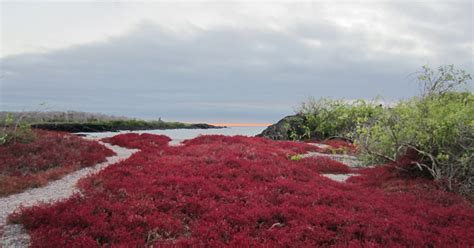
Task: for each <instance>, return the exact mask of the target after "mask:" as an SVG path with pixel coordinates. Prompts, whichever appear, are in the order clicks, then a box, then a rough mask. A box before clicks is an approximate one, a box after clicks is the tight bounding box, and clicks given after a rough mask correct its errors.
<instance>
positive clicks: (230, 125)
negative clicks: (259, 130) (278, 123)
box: [209, 123, 271, 127]
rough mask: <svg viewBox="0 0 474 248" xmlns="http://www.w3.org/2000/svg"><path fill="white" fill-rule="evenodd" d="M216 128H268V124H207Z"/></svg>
mask: <svg viewBox="0 0 474 248" xmlns="http://www.w3.org/2000/svg"><path fill="white" fill-rule="evenodd" d="M209 125H213V126H218V127H268V126H270V125H271V124H269V123H209Z"/></svg>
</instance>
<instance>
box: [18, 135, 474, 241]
mask: <svg viewBox="0 0 474 248" xmlns="http://www.w3.org/2000/svg"><path fill="white" fill-rule="evenodd" d="M144 138H145V137H144ZM157 138H158V137H157ZM145 139H147V138H145ZM158 139H161V138H158ZM135 142H136V140H135V141H131V143H135ZM125 143H126V142H125ZM124 145H127V144H124ZM133 146H134V145H133ZM306 149H312V147H311V146H306V145H304V144H300V143H291V142H286V143H285V142H283V143H282V142H276V141H271V140H266V139H260V138H246V137H224V136H203V137H199V138H196V139H193V140H189V141H186V142H185V144H184V145H183V146H180V147H168V146H166V145H163V146H155V147H153V148H151V149H145V150H142V151H141V152H138V153H136V154H134V155H133V156H132V157H131V158H129V159H128V160H126V161H123V162H121V163H118V164H116V165H112V166H110V167H107V168H106V169H105V170H103V171H101V172H100V173H99V174H98V175H95V176H91V177H89V178H86V179H84V180H82V181H81V183H80V188H81V192H82V194H81V195H75V196H74V197H72V198H70V199H68V200H65V201H63V202H59V203H56V204H53V205H41V206H35V207H32V208H26V209H23V210H22V211H21V212H19V213H17V214H15V215H13V216H11V217H10V221H11V222H14V223H17V222H19V223H23V224H24V225H25V227H26V228H27V229H28V231H29V232H30V234H31V237H32V246H33V247H52V246H55V247H85V246H88V247H97V246H112V247H137V246H138V247H143V246H146V247H148V246H151V245H153V246H173V247H176V246H177V247H182V246H186V247H189V246H192V247H195V246H197V247H207V246H209V247H222V246H237V247H247V246H259V247H260V246H264V247H282V246H291V247H314V246H322V247H328V246H334V247H472V246H473V245H474V211H473V208H472V207H471V206H470V205H469V204H468V203H466V201H465V200H464V199H463V198H461V197H458V196H456V195H454V194H452V193H447V192H443V191H441V190H438V189H436V188H433V187H431V185H429V191H425V192H428V193H425V194H422V193H423V192H422V191H420V190H419V189H420V188H423V187H426V184H429V183H432V182H431V181H427V180H426V179H418V178H417V179H413V178H403V177H401V175H400V174H396V173H395V174H394V172H393V171H391V169H389V167H387V168H388V169H384V168H377V169H366V170H363V171H362V175H361V176H360V177H355V178H353V179H352V180H350V182H349V183H338V182H335V181H332V180H330V179H328V178H326V177H323V176H321V175H320V172H321V171H324V172H326V171H327V168H325V167H320V166H321V164H322V163H323V161H322V160H317V159H316V160H314V161H313V160H311V159H304V160H302V161H301V160H300V161H291V160H290V159H288V158H289V156H290V154H296V153H301V151H302V150H306ZM312 162H314V163H315V164H316V165H313V164H312ZM327 162H328V163H330V164H331V165H334V166H335V167H337V168H335V169H334V170H336V171H339V170H341V168H342V167H341V166H340V165H338V164H337V163H333V162H331V161H327ZM318 164H319V165H318ZM331 165H327V166H326V167H330V166H331ZM321 168H324V170H322V169H321ZM373 177H377V178H376V179H373ZM382 178H383V180H382ZM386 180H388V181H389V183H387V182H386ZM390 182H392V183H390Z"/></svg>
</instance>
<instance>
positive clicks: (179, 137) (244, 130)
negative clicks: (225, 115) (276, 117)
mask: <svg viewBox="0 0 474 248" xmlns="http://www.w3.org/2000/svg"><path fill="white" fill-rule="evenodd" d="M265 128H266V127H227V128H220V129H170V130H146V131H122V132H103V133H81V134H86V135H87V136H89V137H95V138H104V137H111V136H114V135H117V134H122V133H151V134H162V135H166V136H168V137H170V138H171V139H173V141H174V142H180V141H183V140H186V139H192V138H195V137H197V136H199V135H208V134H222V135H229V136H233V135H244V136H255V135H257V134H259V133H261V132H262V131H263V130H264V129H265Z"/></svg>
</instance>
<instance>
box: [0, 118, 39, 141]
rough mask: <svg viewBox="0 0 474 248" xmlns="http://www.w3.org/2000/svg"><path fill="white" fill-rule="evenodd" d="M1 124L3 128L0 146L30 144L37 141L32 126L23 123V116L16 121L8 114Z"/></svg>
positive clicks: (0, 130)
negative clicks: (17, 143) (18, 143)
mask: <svg viewBox="0 0 474 248" xmlns="http://www.w3.org/2000/svg"><path fill="white" fill-rule="evenodd" d="M1 122H2V126H3V127H2V128H1V129H0V145H5V144H9V143H16V142H20V143H28V142H31V141H33V140H34V139H35V135H34V134H33V132H32V131H31V127H30V125H29V124H27V123H25V122H23V121H22V117H21V116H20V117H19V118H18V119H17V120H15V119H14V117H13V114H11V113H8V114H6V115H5V118H4V119H3V120H1Z"/></svg>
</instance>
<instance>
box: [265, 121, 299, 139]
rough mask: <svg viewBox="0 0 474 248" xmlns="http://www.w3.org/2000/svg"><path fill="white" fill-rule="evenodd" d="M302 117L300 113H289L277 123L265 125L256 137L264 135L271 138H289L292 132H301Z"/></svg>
mask: <svg viewBox="0 0 474 248" xmlns="http://www.w3.org/2000/svg"><path fill="white" fill-rule="evenodd" d="M303 124H304V117H303V116H301V115H289V116H286V117H285V118H283V119H281V120H280V121H278V122H277V123H275V124H273V125H271V126H269V127H267V128H266V129H265V130H263V132H262V133H261V134H259V135H257V136H258V137H265V138H269V139H273V140H291V134H292V133H303V132H304V131H303V130H299V129H301V128H302V127H303V126H304V125H303Z"/></svg>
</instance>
